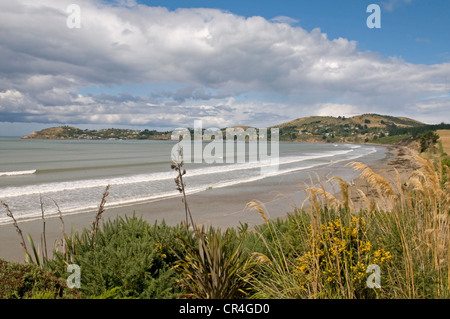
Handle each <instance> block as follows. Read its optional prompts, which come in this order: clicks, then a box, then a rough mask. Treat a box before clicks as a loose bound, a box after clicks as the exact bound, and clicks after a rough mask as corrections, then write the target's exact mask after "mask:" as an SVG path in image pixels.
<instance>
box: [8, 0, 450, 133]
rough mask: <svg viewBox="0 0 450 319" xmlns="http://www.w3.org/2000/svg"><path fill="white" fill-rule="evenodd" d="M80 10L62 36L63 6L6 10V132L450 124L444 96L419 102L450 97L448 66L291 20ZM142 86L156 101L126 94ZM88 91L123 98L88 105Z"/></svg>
mask: <svg viewBox="0 0 450 319" xmlns="http://www.w3.org/2000/svg"><path fill="white" fill-rule="evenodd" d="M77 3H78V4H79V6H80V8H81V28H79V29H76V28H74V29H69V28H68V27H67V26H66V19H67V17H68V14H67V13H66V8H67V6H68V4H69V3H66V2H63V1H57V0H46V1H43V0H36V1H26V0H18V1H10V2H8V1H3V2H2V3H1V4H0V30H2V32H1V33H0V70H1V72H0V113H1V116H2V120H0V121H25V122H26V121H32V122H39V123H51V122H61V123H68V122H72V123H95V124H99V123H105V124H123V125H126V124H129V125H149V126H157V127H161V126H163V125H165V126H168V127H175V126H184V127H186V126H192V124H193V121H194V119H198V118H201V119H203V120H204V121H205V122H206V123H210V124H211V125H214V126H218V127H225V126H227V125H237V124H247V125H254V126H257V125H259V126H260V127H261V125H274V124H277V123H280V122H282V121H284V120H289V119H293V118H297V117H301V116H307V115H312V114H320V115H334V114H336V115H343V114H346V113H363V112H377V113H386V114H392V113H393V112H394V111H395V113H396V114H393V115H404V116H411V117H419V119H420V115H421V114H424V115H425V114H426V115H427V118H430V117H429V109H430V108H432V109H433V110H434V112H436V113H437V115H436V116H435V119H436V120H437V119H441V118H442V114H447V115H450V114H449V111H448V109H449V108H448V102H449V98H448V96H447V97H446V98H444V99H440V100H439V101H438V102H436V103H428V104H424V101H423V99H422V97H423V96H429V95H434V94H444V93H446V92H449V91H450V85H449V77H448V74H450V63H446V64H439V65H431V66H427V65H415V64H411V63H408V62H405V61H403V60H401V59H396V58H384V57H381V56H380V55H378V54H376V53H373V52H361V51H358V49H357V43H356V42H355V41H351V40H348V39H344V38H337V39H328V37H327V35H326V34H324V33H323V32H321V30H320V29H314V30H312V31H311V32H308V31H306V30H304V29H302V28H301V27H298V26H294V24H295V22H296V21H294V20H292V19H291V18H288V17H276V18H274V19H272V20H266V19H264V18H262V17H249V18H245V17H242V16H238V15H235V14H232V13H230V12H225V11H221V10H216V9H177V10H175V11H170V10H168V9H166V8H163V7H149V6H146V5H140V4H137V3H136V2H135V1H125V0H122V1H119V0H118V1H115V2H114V3H113V4H111V3H107V2H101V1H87V0H80V1H77ZM389 3H390V4H391V5H392V7H394V6H395V5H396V3H395V1H390V2H388V3H387V4H386V5H389ZM136 83H137V84H142V85H143V86H145V87H147V88H148V89H147V90H146V91H145V92H140V93H131V92H126V90H125V91H121V90H120V88H121V87H125V86H126V85H127V84H136ZM92 87H104V88H117V91H116V92H114V89H111V90H105V92H95V93H92V94H82V93H80V92H81V91H82V90H84V89H86V88H92ZM106 91H107V92H106ZM337 100H338V101H340V102H339V103H336V102H335V101H337ZM427 105H429V106H428V107H427ZM439 112H440V114H439ZM341 113H342V114H341ZM447 117H448V116H447Z"/></svg>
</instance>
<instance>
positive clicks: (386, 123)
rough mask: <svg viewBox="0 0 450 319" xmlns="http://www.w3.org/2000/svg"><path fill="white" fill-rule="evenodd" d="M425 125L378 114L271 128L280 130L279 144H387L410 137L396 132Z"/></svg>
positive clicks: (304, 120) (302, 120)
mask: <svg viewBox="0 0 450 319" xmlns="http://www.w3.org/2000/svg"><path fill="white" fill-rule="evenodd" d="M422 126H426V124H424V123H422V122H419V121H416V120H413V119H409V118H405V117H394V116H388V115H379V114H363V115H357V116H353V117H349V118H347V117H341V116H339V117H332V116H310V117H304V118H299V119H296V120H293V121H290V122H286V123H283V124H280V125H277V126H274V127H277V128H279V129H280V140H281V141H298V142H349V143H367V142H374V143H388V144H391V143H393V142H397V141H400V140H401V139H404V138H407V137H408V136H410V134H407V132H405V134H395V136H396V137H395V138H394V137H393V134H392V132H393V131H394V129H395V130H397V131H398V129H414V128H419V127H422Z"/></svg>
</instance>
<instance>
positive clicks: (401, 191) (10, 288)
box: [0, 156, 450, 299]
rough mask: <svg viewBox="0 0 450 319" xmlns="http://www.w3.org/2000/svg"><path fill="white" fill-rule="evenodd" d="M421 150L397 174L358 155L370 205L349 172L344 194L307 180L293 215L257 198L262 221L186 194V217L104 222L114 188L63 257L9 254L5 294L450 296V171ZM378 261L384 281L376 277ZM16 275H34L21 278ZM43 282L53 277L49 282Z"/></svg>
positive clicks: (65, 246)
mask: <svg viewBox="0 0 450 319" xmlns="http://www.w3.org/2000/svg"><path fill="white" fill-rule="evenodd" d="M416 160H417V161H418V163H419V164H420V169H418V170H417V171H415V172H414V173H413V174H412V175H411V176H410V177H409V179H408V180H401V179H400V176H399V175H398V178H397V181H396V182H395V183H391V182H389V181H387V180H386V179H384V178H383V177H382V176H380V175H378V174H376V173H375V172H373V171H372V170H371V169H370V167H367V166H365V165H364V164H362V163H357V162H353V163H350V166H352V167H353V168H354V169H355V170H358V171H360V172H361V177H362V178H364V179H365V180H366V181H367V183H368V184H369V185H370V186H371V189H372V190H373V191H374V193H375V195H371V196H369V194H366V193H364V192H363V191H361V190H359V192H360V196H361V197H362V198H363V200H364V202H365V207H364V208H363V209H361V210H359V211H357V210H355V208H354V206H353V203H352V201H351V196H350V194H349V189H348V185H347V183H346V182H345V181H343V180H342V179H340V178H339V177H335V178H332V179H330V180H329V181H328V182H327V183H331V184H333V186H334V187H336V189H337V190H336V192H335V193H330V192H328V191H327V190H326V189H327V188H326V185H320V184H319V186H317V185H309V186H308V187H305V192H306V193H307V194H308V198H307V201H306V202H305V204H306V203H307V204H308V205H309V208H307V209H303V208H302V207H300V208H298V209H296V210H295V211H294V212H293V213H292V214H290V215H288V217H287V218H286V219H278V220H271V219H270V216H269V214H270V212H268V211H267V210H266V209H265V208H264V205H262V204H261V203H257V202H251V203H249V204H248V206H247V209H248V210H250V211H252V212H253V213H257V214H260V216H261V220H262V221H263V224H262V225H261V226H258V227H256V228H255V229H248V227H247V225H241V227H239V228H232V229H227V230H225V231H223V230H220V229H216V228H212V227H207V228H205V227H200V226H198V225H196V224H195V223H194V220H193V218H192V215H191V212H190V210H189V206H188V205H187V199H186V197H185V196H184V197H183V202H184V204H185V214H186V221H185V222H184V223H183V224H180V225H178V226H176V227H172V226H167V225H166V224H165V223H164V222H163V223H161V224H157V223H155V224H154V225H150V224H148V223H147V222H145V221H144V220H142V219H139V218H137V217H135V216H133V217H125V218H118V219H116V220H113V221H106V222H105V223H104V224H103V226H102V227H100V225H99V220H100V218H101V214H102V212H103V206H104V203H105V200H106V196H107V190H106V191H105V194H104V196H103V199H102V204H101V205H100V209H99V214H97V216H96V219H95V221H96V222H94V223H93V225H92V226H91V227H90V228H86V229H85V230H84V231H83V232H82V233H72V234H70V235H68V234H64V236H63V237H64V240H63V241H62V243H60V245H59V247H58V249H56V250H55V252H54V257H53V258H52V259H48V258H44V257H45V256H42V255H41V254H39V252H38V251H39V250H37V249H36V247H35V245H34V243H33V242H32V241H30V244H31V249H32V253H28V252H27V253H26V256H27V261H28V263H29V265H25V266H23V267H25V268H21V270H20V271H17V270H14V267H13V266H11V264H10V263H5V262H2V264H1V265H2V267H1V274H0V276H3V277H1V278H9V280H4V279H2V280H0V292H1V296H2V297H3V298H27V297H29V298H44V297H45V298H64V297H67V298H73V297H81V298H390V299H391V298H402V299H403V298H449V297H450V245H449V242H450V238H449V236H450V232H449V230H450V192H449V188H450V179H449V178H448V177H449V175H450V173H449V172H450V170H449V169H448V164H445V161H443V160H442V157H439V156H438V157H435V160H434V161H433V160H431V159H429V158H424V157H419V156H417V157H416ZM182 166H183V162H182V160H181V161H180V162H178V163H174V165H173V166H172V168H173V169H175V170H176V171H177V172H178V179H177V180H176V183H177V189H178V190H179V191H180V192H183V191H184V187H185V185H184V183H183V180H182V176H183V175H184V174H186V172H185V171H184V170H183V169H182ZM2 204H3V206H4V207H5V208H7V205H6V204H5V203H2ZM7 209H8V208H7ZM9 213H11V212H9ZM11 214H12V213H11ZM16 227H17V228H18V225H17V224H16ZM43 238H45V234H43ZM22 241H23V237H22ZM44 242H45V241H42V243H44ZM22 244H23V245H22V246H23V247H24V249H26V246H25V243H24V242H22ZM41 250H42V251H45V249H43V246H41ZM69 264H77V265H79V266H80V269H81V286H80V288H78V289H72V290H70V292H71V293H68V290H67V288H65V286H64V284H63V283H62V282H64V281H65V280H66V279H67V278H68V276H69V273H67V272H66V268H67V266H68V265H69ZM5 265H6V266H5ZM21 267H22V266H21ZM26 267H28V268H26ZM377 267H378V268H377ZM373 271H375V272H376V271H378V274H379V278H380V282H379V283H377V282H376V280H375V281H373V280H372V279H373V278H374V277H373V273H372V272H373ZM30 274H33V275H32V276H31V275H30ZM30 276H31V277H30ZM46 276H50V277H46ZM27 278H32V279H31V280H27ZM45 278H53V279H52V280H50V281H49V280H46V279H45ZM14 281H15V282H24V283H26V284H23V285H18V284H10V282H14ZM43 282H45V283H47V286H45V287H41V284H42V283H43ZM49 283H50V286H48V285H49Z"/></svg>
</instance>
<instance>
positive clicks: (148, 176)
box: [0, 137, 386, 224]
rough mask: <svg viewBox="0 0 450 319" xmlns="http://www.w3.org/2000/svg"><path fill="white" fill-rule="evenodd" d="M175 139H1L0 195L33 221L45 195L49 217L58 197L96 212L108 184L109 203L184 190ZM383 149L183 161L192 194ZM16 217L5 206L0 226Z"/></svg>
mask: <svg viewBox="0 0 450 319" xmlns="http://www.w3.org/2000/svg"><path fill="white" fill-rule="evenodd" d="M236 143H239V142H236ZM207 144H208V143H203V147H205V146H206V145H207ZM246 144H248V143H246ZM175 145H176V143H175V142H173V141H148V140H27V139H20V138H15V137H0V200H2V201H4V202H5V203H7V204H8V205H9V207H10V209H11V211H12V212H13V214H14V216H15V218H16V219H17V220H31V219H36V218H40V216H41V206H40V199H41V198H42V201H43V203H44V211H45V216H47V217H49V216H51V215H57V214H58V211H57V208H56V205H55V201H56V203H58V205H59V207H60V209H61V211H62V213H63V214H64V215H68V214H79V213H84V212H90V211H93V210H96V209H98V205H99V204H100V201H101V198H102V194H103V192H104V191H105V187H106V186H107V185H110V190H109V196H108V198H107V206H108V207H120V206H129V205H133V204H137V203H144V202H152V201H157V200H161V199H165V198H169V197H173V196H179V192H178V191H177V190H176V186H175V182H174V178H175V177H176V172H175V171H174V170H172V169H171V168H170V165H171V152H172V149H173V147H174V146H175ZM269 145H270V143H269ZM247 151H248V152H250V151H249V148H248V145H247ZM385 153H386V148H385V147H380V146H368V145H352V144H325V143H324V144H316V143H280V144H279V166H278V169H277V170H276V171H275V172H271V173H270V174H262V170H261V166H262V165H263V163H260V162H258V161H256V162H250V161H248V158H249V156H247V161H246V162H245V163H231V164H226V163H214V164H207V163H205V162H203V163H186V164H185V166H184V168H185V169H186V171H187V174H186V175H185V176H184V178H185V182H186V185H187V187H186V190H187V193H188V194H192V193H197V192H202V191H206V190H208V189H212V188H214V189H216V188H224V189H227V193H230V192H231V193H232V190H233V187H235V186H236V185H240V184H245V183H255V182H258V181H264V180H268V179H270V178H272V179H273V178H274V176H275V177H277V176H284V175H293V174H299V175H298V176H306V173H307V172H308V171H310V170H312V169H320V168H321V167H327V166H329V165H332V164H335V163H340V162H348V161H351V160H363V159H364V158H369V157H370V158H371V159H376V158H380V159H381V158H384V157H385ZM247 155H248V154H247ZM11 221H12V220H11V218H10V217H8V216H7V215H6V210H5V209H4V208H3V207H2V208H1V209H0V224H6V223H10V222H11Z"/></svg>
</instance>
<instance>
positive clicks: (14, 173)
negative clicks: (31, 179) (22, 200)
mask: <svg viewBox="0 0 450 319" xmlns="http://www.w3.org/2000/svg"><path fill="white" fill-rule="evenodd" d="M34 173H36V170H35V169H32V170H28V171H12V172H0V177H1V176H18V175H32V174H34Z"/></svg>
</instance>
